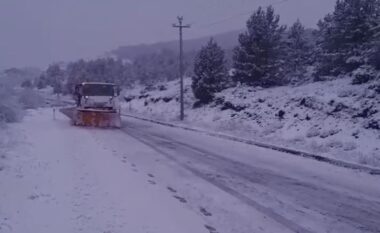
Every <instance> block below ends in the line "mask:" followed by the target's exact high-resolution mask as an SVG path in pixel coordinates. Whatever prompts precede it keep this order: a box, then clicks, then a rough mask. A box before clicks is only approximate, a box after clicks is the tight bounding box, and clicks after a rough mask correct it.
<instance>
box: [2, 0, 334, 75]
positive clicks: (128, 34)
mask: <svg viewBox="0 0 380 233" xmlns="http://www.w3.org/2000/svg"><path fill="white" fill-rule="evenodd" d="M334 3H335V0H288V1H284V0H0V32H1V33H0V68H1V69H3V68H8V67H13V66H16V67H20V66H40V67H41V66H42V67H43V66H46V65H47V64H49V63H51V62H56V61H70V60H76V59H79V58H90V57H96V56H98V55H101V54H104V53H105V52H106V51H109V50H112V49H114V48H116V47H118V46H120V45H133V44H141V43H151V42H159V41H166V40H173V39H177V33H178V32H177V31H176V30H175V29H173V28H172V27H171V25H172V23H175V22H176V16H177V15H183V16H184V17H185V22H186V23H191V24H192V28H191V29H189V30H186V32H185V37H186V38H195V37H200V36H206V35H212V34H215V33H219V32H225V31H230V30H234V29H240V28H243V27H244V26H245V22H246V20H247V18H248V17H249V12H251V11H253V10H254V9H256V8H257V7H258V6H259V5H268V4H273V5H274V7H275V9H276V12H277V13H278V14H280V15H281V21H282V23H283V24H291V23H292V22H294V21H295V20H296V19H297V18H300V19H301V20H302V22H303V23H304V24H305V25H306V26H307V27H316V26H315V25H316V23H317V21H318V19H320V18H322V17H323V16H324V15H325V14H326V13H328V12H331V11H332V10H333V7H334Z"/></svg>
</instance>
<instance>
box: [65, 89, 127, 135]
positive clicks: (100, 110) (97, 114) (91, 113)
mask: <svg viewBox="0 0 380 233" xmlns="http://www.w3.org/2000/svg"><path fill="white" fill-rule="evenodd" d="M119 94H120V89H119V87H118V86H117V85H115V84H112V83H102V82H84V83H81V84H78V85H76V86H75V91H74V99H75V101H76V107H75V109H73V110H72V112H71V114H66V115H71V116H69V117H70V118H71V120H72V122H73V124H74V125H78V126H93V127H114V128H120V127H121V117H120V104H119V98H118V96H119Z"/></svg>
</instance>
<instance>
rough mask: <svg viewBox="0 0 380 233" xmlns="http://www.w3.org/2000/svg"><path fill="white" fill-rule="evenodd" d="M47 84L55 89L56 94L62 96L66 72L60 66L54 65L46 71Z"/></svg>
mask: <svg viewBox="0 0 380 233" xmlns="http://www.w3.org/2000/svg"><path fill="white" fill-rule="evenodd" d="M46 79H47V84H48V85H50V86H52V87H53V92H54V94H61V93H62V91H63V89H62V87H63V81H64V71H63V70H62V69H61V67H60V66H59V64H52V65H50V66H49V67H48V69H47V70H46Z"/></svg>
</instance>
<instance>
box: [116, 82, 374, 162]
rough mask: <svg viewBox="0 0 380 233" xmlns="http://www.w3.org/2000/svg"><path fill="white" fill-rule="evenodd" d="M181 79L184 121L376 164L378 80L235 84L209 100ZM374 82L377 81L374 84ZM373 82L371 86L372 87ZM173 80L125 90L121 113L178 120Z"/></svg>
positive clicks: (296, 147)
mask: <svg viewBox="0 0 380 233" xmlns="http://www.w3.org/2000/svg"><path fill="white" fill-rule="evenodd" d="M190 81H191V80H190V79H186V81H185V83H186V84H185V87H186V88H185V89H186V94H185V106H186V120H185V122H184V124H187V125H191V126H196V127H201V128H203V129H205V128H206V129H210V130H213V131H218V132H224V133H229V134H232V135H235V136H239V137H245V138H249V139H253V140H256V141H260V142H265V143H270V144H274V145H279V146H285V147H289V148H295V149H300V150H304V151H307V152H312V153H316V154H320V155H323V156H329V157H334V158H338V159H342V160H346V161H353V162H356V163H360V164H366V165H370V166H377V167H378V166H380V131H379V130H380V128H379V127H380V111H379V110H380V94H379V91H380V90H379V82H378V81H375V82H372V83H368V84H363V85H351V79H349V78H346V79H337V80H334V81H325V82H317V83H310V84H306V85H302V86H298V87H276V88H270V89H260V88H251V87H244V86H240V87H236V88H230V89H227V90H224V91H223V92H221V93H219V94H217V96H216V98H215V99H216V101H215V102H214V103H212V104H210V105H206V106H203V107H200V108H193V104H194V103H195V100H194V97H193V95H192V92H191V88H190ZM376 82H377V83H376ZM376 85H377V86H376ZM178 90H179V87H178V82H169V83H165V84H161V85H157V87H155V88H151V89H148V90H147V89H146V88H143V87H136V88H134V89H129V90H125V93H124V96H125V97H126V98H125V99H126V100H127V101H128V102H126V103H124V104H123V109H124V111H126V112H129V113H132V114H137V115H142V116H145V117H150V118H154V119H158V120H163V121H169V122H178V113H179V103H178Z"/></svg>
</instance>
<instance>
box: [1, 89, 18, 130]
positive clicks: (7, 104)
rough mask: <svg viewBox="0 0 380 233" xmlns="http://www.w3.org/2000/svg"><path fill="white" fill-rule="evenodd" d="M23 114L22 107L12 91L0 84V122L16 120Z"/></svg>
mask: <svg viewBox="0 0 380 233" xmlns="http://www.w3.org/2000/svg"><path fill="white" fill-rule="evenodd" d="M22 115H23V109H22V106H21V104H20V103H19V101H18V99H17V97H16V95H15V93H14V91H13V90H12V89H10V88H8V87H5V86H0V122H6V123H11V122H17V121H20V120H21V118H22Z"/></svg>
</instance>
